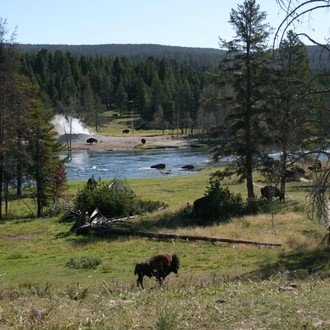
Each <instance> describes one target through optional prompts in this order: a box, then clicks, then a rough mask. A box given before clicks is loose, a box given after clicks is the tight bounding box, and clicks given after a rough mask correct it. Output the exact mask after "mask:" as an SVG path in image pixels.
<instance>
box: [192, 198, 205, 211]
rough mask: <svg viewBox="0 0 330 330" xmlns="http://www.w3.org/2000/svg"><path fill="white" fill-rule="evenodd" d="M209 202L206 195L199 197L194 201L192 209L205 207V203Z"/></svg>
mask: <svg viewBox="0 0 330 330" xmlns="http://www.w3.org/2000/svg"><path fill="white" fill-rule="evenodd" d="M208 202H209V198H208V196H204V197H201V198H198V199H196V200H195V201H194V211H195V212H198V211H200V210H201V209H203V208H204V209H205V208H206V207H207V203H208Z"/></svg>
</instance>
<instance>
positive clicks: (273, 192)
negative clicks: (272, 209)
mask: <svg viewBox="0 0 330 330" xmlns="http://www.w3.org/2000/svg"><path fill="white" fill-rule="evenodd" d="M260 190H261V196H262V197H264V198H267V199H268V200H269V201H271V200H272V199H273V197H279V198H280V202H281V201H282V200H284V197H285V195H284V191H283V190H280V189H278V188H276V187H272V186H265V187H263V188H261V189H260Z"/></svg>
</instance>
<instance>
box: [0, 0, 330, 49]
mask: <svg viewBox="0 0 330 330" xmlns="http://www.w3.org/2000/svg"><path fill="white" fill-rule="evenodd" d="M257 3H258V4H259V5H260V10H261V11H265V12H266V13H267V19H266V20H265V23H269V24H270V25H271V26H272V27H273V28H275V29H277V28H278V26H279V24H280V23H281V21H282V20H283V18H284V17H285V14H284V12H283V11H281V10H280V8H279V6H278V5H277V4H276V1H275V0H259V1H258V0H257ZM238 4H243V0H241V1H235V0H0V9H1V10H0V18H2V19H3V20H7V29H8V32H9V35H11V34H12V33H13V32H14V31H15V28H16V29H17V30H16V39H15V40H16V42H18V43H21V44H53V45H54V44H66V45H98V44H159V45H168V46H181V47H199V48H216V49H219V37H221V38H222V39H225V40H227V41H230V40H232V39H233V37H234V36H235V31H234V29H233V27H232V25H231V24H230V23H228V21H229V15H230V12H231V9H235V10H236V9H237V5H238ZM329 18H330V13H328V12H327V11H326V10H324V9H323V10H320V11H319V12H317V13H314V14H313V16H312V19H311V20H308V19H306V20H305V21H306V22H308V23H309V24H307V23H306V24H304V25H299V26H298V27H297V28H298V29H299V31H298V30H297V32H301V31H302V32H306V33H308V34H310V35H312V36H313V38H316V39H317V40H318V41H319V42H324V41H325V38H326V37H329V36H330V32H329V27H330V19H329ZM302 41H303V42H304V43H306V44H310V43H309V42H308V40H307V39H306V40H305V39H302Z"/></svg>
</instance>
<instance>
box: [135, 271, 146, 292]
mask: <svg viewBox="0 0 330 330" xmlns="http://www.w3.org/2000/svg"><path fill="white" fill-rule="evenodd" d="M136 282H137V287H139V284H140V285H141V287H142V289H144V287H143V275H142V274H139V277H138V279H137V281H136Z"/></svg>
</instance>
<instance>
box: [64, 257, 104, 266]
mask: <svg viewBox="0 0 330 330" xmlns="http://www.w3.org/2000/svg"><path fill="white" fill-rule="evenodd" d="M101 262H102V260H101V258H100V257H93V256H90V257H86V256H83V257H80V258H77V257H71V258H70V259H69V261H68V262H67V263H66V264H65V266H67V267H70V268H75V269H81V268H83V269H94V268H96V267H97V266H98V265H100V264H101Z"/></svg>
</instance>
